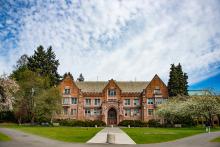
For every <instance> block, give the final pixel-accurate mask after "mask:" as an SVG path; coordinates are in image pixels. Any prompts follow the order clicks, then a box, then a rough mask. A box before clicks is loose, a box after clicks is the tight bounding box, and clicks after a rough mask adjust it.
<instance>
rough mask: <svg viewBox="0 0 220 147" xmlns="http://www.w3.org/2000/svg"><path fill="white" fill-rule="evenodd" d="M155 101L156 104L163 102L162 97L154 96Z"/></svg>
mask: <svg viewBox="0 0 220 147" xmlns="http://www.w3.org/2000/svg"><path fill="white" fill-rule="evenodd" d="M155 103H156V104H157V105H159V104H163V98H156V99H155Z"/></svg>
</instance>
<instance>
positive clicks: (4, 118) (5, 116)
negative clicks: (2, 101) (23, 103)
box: [0, 111, 16, 122]
mask: <svg viewBox="0 0 220 147" xmlns="http://www.w3.org/2000/svg"><path fill="white" fill-rule="evenodd" d="M0 122H16V119H15V115H14V113H13V112H12V111H2V112H0Z"/></svg>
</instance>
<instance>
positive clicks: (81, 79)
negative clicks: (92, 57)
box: [77, 73, 85, 82]
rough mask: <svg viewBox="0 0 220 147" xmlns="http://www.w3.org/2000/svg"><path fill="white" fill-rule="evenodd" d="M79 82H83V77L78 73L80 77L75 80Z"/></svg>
mask: <svg viewBox="0 0 220 147" xmlns="http://www.w3.org/2000/svg"><path fill="white" fill-rule="evenodd" d="M77 80H78V81H79V82H83V81H84V80H85V79H84V77H83V75H82V73H80V75H79V77H78V79H77Z"/></svg>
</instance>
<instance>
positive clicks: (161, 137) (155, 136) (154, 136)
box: [122, 128, 220, 144]
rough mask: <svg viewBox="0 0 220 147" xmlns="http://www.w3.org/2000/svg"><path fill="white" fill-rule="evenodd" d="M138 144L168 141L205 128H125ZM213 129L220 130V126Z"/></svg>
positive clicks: (202, 130) (203, 130) (193, 133)
mask: <svg viewBox="0 0 220 147" xmlns="http://www.w3.org/2000/svg"><path fill="white" fill-rule="evenodd" d="M122 130H123V131H125V132H126V133H127V134H128V135H129V136H130V137H131V138H132V139H133V140H134V141H135V142H136V143H137V144H147V143H159V142H167V141H172V140H176V139H180V138H184V137H187V136H192V135H195V134H199V133H204V132H205V129H204V128H123V129H122ZM212 131H220V129H219V128H217V129H212Z"/></svg>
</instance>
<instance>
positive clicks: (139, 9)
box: [0, 0, 220, 83]
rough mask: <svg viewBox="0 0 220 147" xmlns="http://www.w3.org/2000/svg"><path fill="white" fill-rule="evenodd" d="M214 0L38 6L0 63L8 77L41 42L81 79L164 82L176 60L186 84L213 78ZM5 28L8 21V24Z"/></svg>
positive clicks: (217, 50) (218, 44) (219, 36)
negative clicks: (157, 77)
mask: <svg viewBox="0 0 220 147" xmlns="http://www.w3.org/2000/svg"><path fill="white" fill-rule="evenodd" d="M218 4H219V2H218V1H215V0H213V1H210V0H203V1H200V0H197V1H181V3H180V2H179V1H175V0H172V1H170V0H169V1H154V0H152V1H145V0H136V1H134V0H120V1H118V0H105V1H100V0H97V1H81V2H78V3H76V2H75V3H72V4H66V3H65V1H62V2H61V1H60V2H59V3H45V1H41V2H38V3H37V4H36V5H35V6H33V7H31V8H27V9H25V10H23V11H24V15H23V16H22V17H21V21H22V24H23V25H21V26H19V30H20V31H19V34H18V36H17V39H18V41H17V47H16V49H13V50H10V51H9V56H8V57H7V58H8V60H10V61H11V62H8V63H7V61H8V60H6V58H4V59H3V60H0V65H2V66H0V67H4V68H1V69H0V72H3V71H7V72H9V71H11V68H5V67H6V66H7V67H12V64H15V62H16V59H17V58H18V57H19V56H20V55H22V54H24V53H28V54H29V55H31V54H33V50H34V49H36V47H37V46H38V45H40V44H42V45H43V46H45V47H48V46H49V45H52V46H53V49H54V50H55V52H56V55H57V57H58V58H59V60H60V64H61V65H60V67H59V72H60V73H62V74H63V73H64V72H67V71H70V72H72V73H73V74H74V76H75V78H76V76H78V74H79V73H80V72H82V73H83V74H84V76H85V77H86V79H87V80H96V78H97V76H98V77H99V79H100V80H108V79H110V78H115V79H116V80H134V78H135V77H136V79H137V80H150V79H151V78H152V77H153V75H154V74H156V73H158V74H159V75H160V76H161V77H162V78H163V79H164V80H167V78H168V73H169V68H170V64H171V63H178V62H181V63H182V65H183V69H184V71H186V72H187V73H188V74H189V77H190V79H189V80H190V82H191V83H193V82H197V81H200V80H202V79H204V78H208V77H210V76H212V75H214V74H217V73H218V72H219V70H217V68H218V66H219V64H218V63H219V62H220V58H219V57H220V41H219V40H220V28H219V26H220V19H219V17H220V12H219V7H218ZM9 22H12V21H9Z"/></svg>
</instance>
